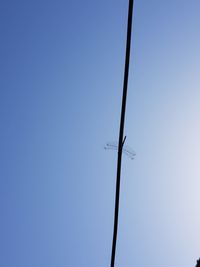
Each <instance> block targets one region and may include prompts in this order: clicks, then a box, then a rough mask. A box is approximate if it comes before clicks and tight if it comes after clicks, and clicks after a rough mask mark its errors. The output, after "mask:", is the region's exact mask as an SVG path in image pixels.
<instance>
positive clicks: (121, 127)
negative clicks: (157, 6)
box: [110, 0, 134, 267]
mask: <svg viewBox="0 0 200 267" xmlns="http://www.w3.org/2000/svg"><path fill="white" fill-rule="evenodd" d="M133 4H134V0H129V11H128V27H127V43H126V59H125V70H124V85H123V96H122V107H121V121H120V130H119V143H118V160H117V181H116V194H115V215H114V230H113V243H112V255H111V265H110V266H111V267H114V265H115V251H116V242H117V229H118V215H119V195H120V178H121V177H120V176H121V161H122V148H123V140H124V122H125V113H126V98H127V88H128V74H129V61H130V48H131V32H132V17H133Z"/></svg>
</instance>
